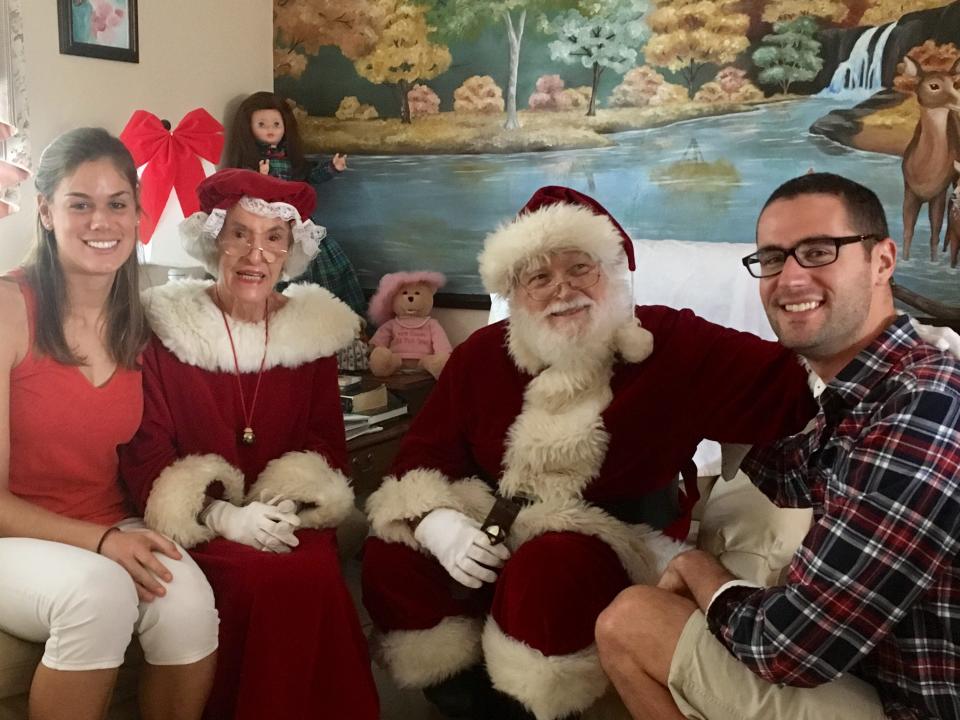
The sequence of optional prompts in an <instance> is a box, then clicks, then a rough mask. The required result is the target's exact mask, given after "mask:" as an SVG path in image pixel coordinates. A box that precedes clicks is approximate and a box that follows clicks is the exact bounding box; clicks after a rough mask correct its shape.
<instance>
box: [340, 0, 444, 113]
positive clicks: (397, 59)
mask: <svg viewBox="0 0 960 720" xmlns="http://www.w3.org/2000/svg"><path fill="white" fill-rule="evenodd" d="M378 4H379V5H381V7H382V8H383V9H384V10H385V13H384V20H383V31H382V32H381V34H380V38H379V39H378V40H377V44H376V45H375V46H374V48H373V50H372V51H371V52H369V53H368V54H366V55H364V56H363V57H361V58H358V59H357V60H356V61H354V63H353V66H354V67H355V68H356V70H357V73H358V74H359V75H360V76H361V77H364V78H366V79H367V80H369V81H370V82H372V83H375V84H377V85H379V84H381V83H390V84H393V85H396V86H397V89H398V91H399V94H400V120H401V122H404V123H409V122H410V121H411V114H410V100H409V98H408V97H407V93H408V92H410V88H411V86H412V84H413V83H414V82H415V81H417V80H430V79H431V78H435V77H436V76H437V75H439V74H440V73H443V72H446V70H447V68H449V67H450V51H449V50H448V49H447V47H446V45H438V44H436V43H433V42H430V40H429V35H430V33H431V32H432V31H433V30H434V28H432V27H431V26H430V25H428V24H427V18H426V12H425V11H426V9H425V8H424V6H423V5H415V4H413V3H410V2H405V0H378Z"/></svg>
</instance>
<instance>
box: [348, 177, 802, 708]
mask: <svg viewBox="0 0 960 720" xmlns="http://www.w3.org/2000/svg"><path fill="white" fill-rule="evenodd" d="M479 260H480V275H481V277H482V278H483V282H484V284H485V286H486V288H487V289H488V290H489V291H490V292H492V293H499V294H501V295H503V296H505V297H506V298H507V299H508V301H509V305H510V312H511V316H510V318H509V319H508V320H506V321H503V322H500V323H497V324H494V325H490V326H488V327H486V328H483V329H481V330H479V331H477V332H476V333H474V334H473V335H472V336H471V337H470V338H469V339H468V340H467V341H466V342H464V343H463V344H461V345H460V346H459V347H458V348H456V350H455V351H454V352H453V354H452V356H451V357H450V360H449V362H448V364H447V366H446V368H445V369H444V372H443V374H442V375H441V376H440V379H439V381H438V383H437V386H436V388H435V389H434V391H433V393H432V394H431V396H430V398H429V400H428V402H427V404H426V405H425V407H424V408H423V410H422V411H421V412H420V414H419V415H418V416H417V418H416V420H415V422H414V424H413V427H412V428H411V429H410V431H409V432H408V433H407V435H406V436H405V438H404V441H403V443H402V445H401V448H400V451H399V453H398V456H397V459H396V461H395V464H394V468H393V475H392V476H390V477H388V478H386V479H385V480H384V482H383V484H382V486H381V487H380V489H379V490H378V491H377V492H375V493H374V494H373V495H371V497H370V499H369V501H368V503H367V510H368V514H369V517H370V523H371V528H372V537H371V538H370V539H369V540H368V542H367V546H366V552H365V555H364V567H363V590H364V603H365V605H366V607H367V609H368V610H369V612H370V615H371V617H372V619H373V622H374V624H375V626H376V628H377V630H378V635H379V638H378V646H377V650H378V654H379V656H380V658H381V661H382V662H383V663H384V664H385V665H386V667H387V668H388V669H389V671H390V672H391V674H392V675H393V677H394V678H395V680H396V681H397V682H398V683H399V684H400V685H401V686H405V687H416V688H423V689H424V692H425V694H426V695H427V697H428V698H430V699H431V700H432V701H433V702H435V703H436V704H437V705H438V706H439V707H440V709H441V710H442V711H443V712H444V713H445V714H446V715H447V716H449V717H463V718H488V717H497V718H509V717H522V718H531V717H533V718H537V720H553V719H555V718H564V717H572V716H576V715H577V714H578V713H580V712H582V711H583V710H585V709H586V708H588V707H590V706H591V705H592V704H594V703H595V702H596V701H597V700H598V699H599V698H601V697H602V696H603V695H604V694H605V693H606V692H607V690H608V686H609V683H608V680H607V678H606V676H605V675H604V673H603V670H602V669H601V667H600V663H599V661H598V658H597V652H596V646H595V644H594V635H593V629H594V623H595V620H596V618H597V615H598V614H599V613H600V611H601V610H602V609H603V608H604V607H605V606H606V605H607V604H608V603H609V602H610V601H611V600H612V599H613V598H614V597H615V596H616V595H617V593H619V592H620V591H621V590H623V589H624V588H625V587H627V586H628V585H630V584H631V583H653V582H656V580H657V578H658V577H659V573H660V570H661V569H662V566H663V564H664V563H665V562H666V560H667V559H668V558H669V557H670V556H672V555H673V554H675V553H676V552H678V551H679V550H680V549H681V548H682V545H680V543H678V542H676V541H674V540H672V539H671V537H673V538H682V537H684V536H685V535H686V532H687V529H688V528H689V518H690V510H691V508H692V504H693V502H694V501H695V499H696V498H695V495H694V492H693V490H692V488H693V487H695V482H692V483H691V482H687V483H685V484H686V485H687V492H686V493H683V492H680V491H678V485H677V482H676V479H677V477H678V474H680V473H681V472H682V471H684V472H685V474H686V478H687V479H688V480H695V477H694V476H695V469H694V468H693V467H692V462H691V458H692V456H693V453H694V450H695V448H696V446H697V444H698V443H699V442H700V441H701V440H703V439H705V438H710V439H714V440H719V441H722V442H760V441H768V440H773V439H774V438H777V437H781V436H783V435H784V434H786V433H789V432H795V431H798V430H799V429H801V428H802V426H803V424H804V423H805V422H806V420H807V418H809V417H810V416H811V415H812V413H813V405H812V402H811V400H810V395H809V391H808V390H807V385H806V372H805V371H804V369H803V368H802V367H801V366H800V365H799V364H798V362H797V360H796V359H795V357H794V356H793V355H792V354H791V353H790V352H788V351H786V350H784V349H782V348H780V347H779V346H777V345H775V344H772V343H769V342H765V341H763V340H760V339H759V338H757V337H755V336H753V335H749V334H746V333H739V332H736V331H733V330H730V329H727V328H723V327H720V326H717V325H713V324H711V323H709V322H707V321H705V320H702V319H701V318H699V317H697V316H695V315H694V314H693V313H692V312H690V311H688V310H683V311H677V310H673V309H671V308H667V307H661V306H646V307H634V306H633V302H632V293H631V287H630V274H629V273H630V271H632V270H633V269H634V268H633V246H632V242H631V240H630V238H629V237H628V236H627V234H626V232H625V231H624V230H623V228H622V227H620V225H619V224H618V223H617V222H616V220H614V219H613V218H612V217H611V216H610V214H609V213H608V212H607V211H606V210H604V208H603V207H602V206H601V205H600V204H599V203H597V202H596V201H595V200H593V199H592V198H589V197H587V196H585V195H583V194H581V193H578V192H576V191H574V190H570V189H568V188H563V187H545V188H542V189H541V190H538V191H537V192H536V193H535V194H534V196H533V197H532V198H531V199H530V201H529V202H528V203H527V204H526V206H525V207H524V208H523V209H522V210H521V212H520V214H519V216H518V217H517V218H515V219H514V220H512V221H511V222H509V223H506V224H504V225H502V226H501V227H500V228H499V229H497V230H496V231H495V232H493V233H492V234H491V235H489V236H488V237H487V239H486V241H485V246H484V250H483V252H482V253H481V255H480V258H479ZM491 508H492V509H491ZM514 516H515V519H514ZM485 518H486V520H485ZM511 522H512V525H511ZM507 526H510V527H509V530H507ZM660 530H663V531H664V532H660ZM501 541H504V542H501Z"/></svg>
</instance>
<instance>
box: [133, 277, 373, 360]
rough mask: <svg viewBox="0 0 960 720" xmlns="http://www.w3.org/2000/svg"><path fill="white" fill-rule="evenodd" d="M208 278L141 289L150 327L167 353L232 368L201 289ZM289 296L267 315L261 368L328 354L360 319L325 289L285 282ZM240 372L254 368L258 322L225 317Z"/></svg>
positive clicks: (214, 312) (217, 319) (218, 321)
mask: <svg viewBox="0 0 960 720" xmlns="http://www.w3.org/2000/svg"><path fill="white" fill-rule="evenodd" d="M212 284H213V283H212V282H211V281H209V280H180V281H176V282H171V283H167V284H166V285H160V286H159V287H154V288H151V289H149V290H147V291H146V292H144V294H143V300H144V304H145V306H146V311H147V317H148V319H149V320H150V327H151V328H152V329H153V332H154V333H156V335H157V337H158V338H160V342H162V343H163V345H164V347H166V348H167V349H168V350H169V351H170V352H172V353H173V354H174V355H176V356H177V358H179V359H180V360H182V361H183V362H185V363H187V364H188V365H195V366H197V367H199V368H203V369H204V370H210V371H212V372H234V364H233V352H232V351H231V349H230V340H229V338H228V337H227V331H226V330H225V329H224V327H223V318H222V317H221V316H220V311H219V310H218V309H217V306H216V305H214V304H213V300H211V299H210V297H209V296H208V295H207V293H206V292H204V291H205V290H206V289H207V288H208V287H210V285H212ZM284 295H286V296H287V297H288V298H289V301H288V302H287V304H286V305H284V306H283V307H282V308H280V309H279V310H277V311H276V312H275V313H274V314H273V315H271V316H270V345H269V347H268V348H267V360H266V363H265V364H264V367H265V368H272V367H278V366H282V367H298V366H300V365H303V364H304V363H306V362H310V361H311V360H315V359H317V358H319V357H324V356H327V355H333V354H334V353H335V352H337V350H339V349H341V348H342V347H345V346H346V345H348V344H349V343H350V342H351V341H352V340H353V338H354V337H356V335H357V332H358V331H359V329H360V318H359V317H358V316H357V315H356V314H355V313H354V312H353V311H352V310H350V308H349V307H347V305H346V304H344V303H343V302H341V301H340V300H338V299H337V298H336V297H334V296H333V295H332V294H331V293H330V292H329V291H328V290H325V289H324V288H322V287H319V286H317V285H312V284H303V285H290V286H289V287H288V288H287V289H286V290H285V291H284ZM228 319H229V320H230V330H231V332H232V333H233V341H234V343H235V344H236V348H237V362H238V364H239V366H240V372H247V373H249V372H256V371H257V370H258V369H259V368H260V359H261V358H262V357H263V323H262V322H260V323H246V322H239V321H237V320H233V319H230V318H228Z"/></svg>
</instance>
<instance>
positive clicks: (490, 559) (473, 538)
mask: <svg viewBox="0 0 960 720" xmlns="http://www.w3.org/2000/svg"><path fill="white" fill-rule="evenodd" d="M413 536H414V537H415V538H416V539H417V542H419V543H420V544H421V545H423V547H425V548H426V549H427V550H429V551H430V552H431V553H432V554H433V555H434V557H436V558H437V560H439V561H440V564H441V565H443V567H444V569H445V570H446V571H447V572H448V573H450V577H452V578H453V579H454V580H456V581H457V582H458V583H460V584H461V585H466V586H467V587H471V588H478V587H480V586H481V585H483V583H485V582H488V583H492V582H496V579H497V574H496V573H495V572H494V571H493V570H491V569H490V568H499V567H502V566H503V563H504V562H506V560H507V559H508V558H509V557H510V551H509V550H507V548H506V546H505V545H491V544H490V538H488V537H487V535H486V533H484V532H483V531H482V530H481V529H480V523H478V522H477V521H476V520H473V519H471V518H469V517H467V516H466V515H464V514H463V513H462V512H457V511H456V510H451V509H449V508H438V509H437V510H431V511H430V512H429V513H427V515H426V516H425V517H424V518H423V520H421V521H420V524H419V525H417V529H416V530H414V532H413ZM485 566H486V567H485Z"/></svg>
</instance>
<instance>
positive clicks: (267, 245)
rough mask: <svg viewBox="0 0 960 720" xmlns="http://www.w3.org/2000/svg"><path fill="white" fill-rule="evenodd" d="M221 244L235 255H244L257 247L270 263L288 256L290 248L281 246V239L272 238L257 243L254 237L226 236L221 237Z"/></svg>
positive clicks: (229, 252)
mask: <svg viewBox="0 0 960 720" xmlns="http://www.w3.org/2000/svg"><path fill="white" fill-rule="evenodd" d="M220 246H221V247H222V248H223V252H224V253H225V254H227V255H231V256H233V257H244V256H245V255H249V254H250V252H251V251H252V250H253V249H254V248H256V249H257V250H259V251H260V254H261V255H263V259H264V260H265V261H266V262H268V263H271V264H272V263H275V262H277V261H278V260H282V259H283V258H285V257H286V256H287V253H288V252H289V250H288V249H287V248H285V247H281V246H280V242H279V241H275V240H270V239H269V238H268V239H266V240H264V241H263V242H260V243H256V242H254V240H253V238H252V237H237V236H233V237H226V238H221V239H220Z"/></svg>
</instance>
